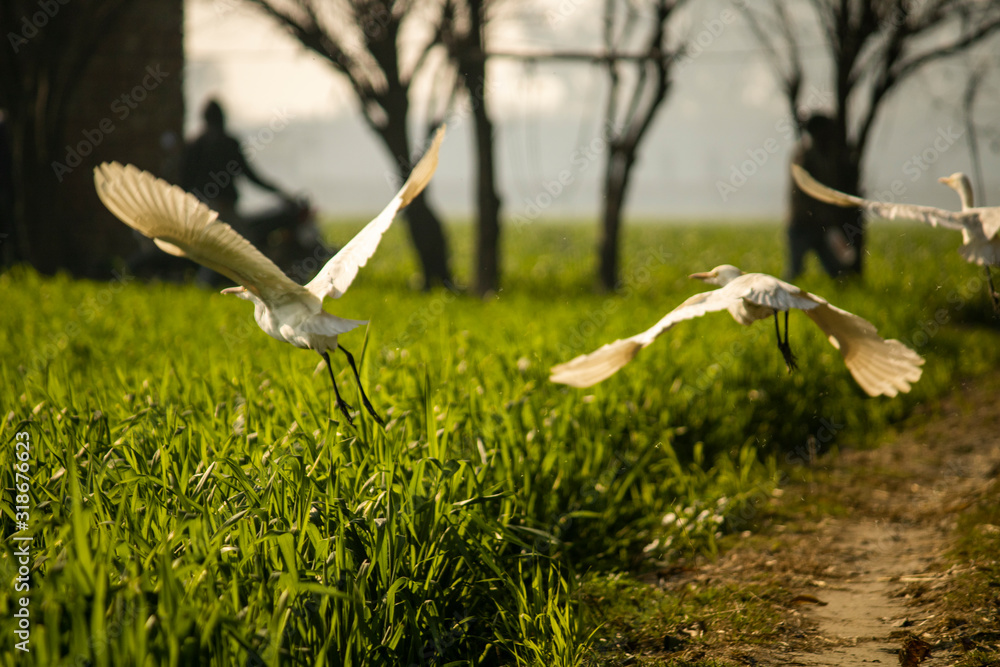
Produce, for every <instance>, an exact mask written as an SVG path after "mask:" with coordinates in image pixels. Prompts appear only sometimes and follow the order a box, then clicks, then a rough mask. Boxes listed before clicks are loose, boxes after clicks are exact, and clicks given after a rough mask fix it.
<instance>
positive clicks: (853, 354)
mask: <svg viewBox="0 0 1000 667" xmlns="http://www.w3.org/2000/svg"><path fill="white" fill-rule="evenodd" d="M805 313H806V315H808V316H809V317H810V318H811V319H812V320H813V321H814V322H816V324H817V325H819V327H820V328H821V329H822V330H823V331H824V332H825V333H826V334H827V336H829V338H830V343H831V344H832V345H833V346H834V347H835V348H837V349H838V350H840V354H841V356H842V357H843V358H844V365H846V366H847V369H848V370H849V371H850V372H851V375H853V376H854V379H855V380H856V381H857V383H858V384H859V385H860V386H861V388H862V389H864V390H865V393H867V394H868V395H869V396H882V395H884V396H895V395H896V394H898V393H900V392H903V393H906V392H908V391H910V385H911V383H913V382H916V381H917V380H919V379H920V376H921V374H922V373H923V369H921V368H920V367H921V366H922V365H923V363H924V359H923V357H921V356H920V355H919V354H917V353H916V352H914V351H913V350H911V349H910V348H908V347H907V346H906V345H904V344H903V343H901V342H899V341H898V340H885V339H883V338H882V337H881V336H879V335H878V332H877V330H876V329H875V325H873V324H872V323H871V322H869V321H868V320H866V319H864V318H862V317H858V316H857V315H855V314H853V313H848V312H847V311H845V310H841V309H840V308H837V307H836V306H831V305H829V304H826V305H824V306H820V307H817V308H813V309H811V310H807V311H805Z"/></svg>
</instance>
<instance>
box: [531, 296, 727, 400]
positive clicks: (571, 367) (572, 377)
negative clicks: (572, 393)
mask: <svg viewBox="0 0 1000 667" xmlns="http://www.w3.org/2000/svg"><path fill="white" fill-rule="evenodd" d="M726 287H728V285H727V286H726ZM726 287H723V288H722V289H718V290H714V291H711V292H701V293H700V294H695V295H694V296H692V297H690V298H689V299H687V300H686V301H685V302H684V303H682V304H681V305H679V306H677V307H676V308H674V309H673V310H671V311H670V312H669V313H667V314H666V315H664V316H663V318H662V319H661V320H660V321H659V322H657V323H656V324H654V325H653V326H651V327H650V328H648V329H646V330H645V331H643V332H642V333H638V334H636V335H634V336H631V337H629V338H622V339H619V340H616V341H614V342H613V343H608V344H607V345H604V346H602V347H599V348H598V349H596V350H594V351H593V352H591V353H589V354H581V355H580V356H578V357H576V358H574V359H571V360H570V361H567V362H566V363H563V364H559V365H557V366H553V367H552V370H551V373H552V374H551V375H550V376H549V381H551V382H556V383H559V384H568V385H569V386H571V387H589V386H591V385H595V384H597V383H598V382H601V381H602V380H606V379H608V378H609V377H611V376H612V375H614V374H615V373H616V372H618V370H619V369H620V368H621V367H622V366H624V365H625V364H627V363H628V362H630V361H632V359H634V358H635V355H636V354H638V353H639V350H641V349H642V348H644V347H646V346H647V345H649V344H650V343H652V342H653V341H654V340H656V339H657V338H658V337H659V336H661V335H662V334H664V333H665V332H666V331H668V330H669V329H671V328H672V327H673V326H674V325H675V324H677V323H678V322H683V321H684V320H690V319H693V318H695V317H700V316H702V315H704V314H705V313H709V312H713V311H717V310H725V309H727V308H729V306H731V305H732V304H733V303H734V301H735V300H738V299H739V298H741V297H740V296H738V295H737V296H734V293H735V292H734V291H733V290H728V291H727V290H726Z"/></svg>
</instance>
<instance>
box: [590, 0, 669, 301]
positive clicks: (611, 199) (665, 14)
mask: <svg viewBox="0 0 1000 667" xmlns="http://www.w3.org/2000/svg"><path fill="white" fill-rule="evenodd" d="M682 2H683V0H657V2H656V4H655V8H654V11H655V14H654V17H653V18H652V19H651V20H650V23H652V30H651V32H650V34H649V36H648V37H647V39H646V42H645V45H644V48H643V49H642V53H643V54H644V57H643V58H641V59H637V60H635V61H634V66H635V68H636V70H637V71H636V72H635V76H634V83H633V84H632V85H631V88H630V89H629V87H628V86H625V85H624V84H623V82H622V77H621V71H620V68H621V63H622V61H621V60H620V59H618V58H616V57H614V54H615V52H617V51H619V50H620V49H621V47H622V45H623V42H626V41H628V40H629V39H630V38H631V37H632V36H633V34H634V31H635V29H636V28H637V26H639V25H640V24H641V21H640V16H639V15H638V13H637V9H636V5H635V4H634V3H621V2H616V0H605V3H604V48H605V52H606V54H607V58H606V63H607V68H608V77H609V80H610V84H609V90H608V99H607V105H606V110H605V120H604V125H603V127H604V129H605V133H606V134H605V137H604V139H605V142H606V144H607V157H606V160H605V167H604V207H603V210H602V218H601V236H600V241H599V247H598V260H599V264H598V282H599V286H600V287H601V288H602V289H605V290H613V289H615V288H616V287H617V286H618V273H619V254H620V251H619V241H620V238H621V226H622V214H623V210H624V207H625V200H626V195H627V193H628V186H629V181H630V178H631V176H632V168H633V167H634V166H635V162H636V159H637V157H638V149H639V144H640V143H641V142H642V140H643V139H644V138H645V137H646V133H647V131H648V130H649V128H650V126H651V124H652V122H653V118H654V117H655V116H656V112H657V111H658V110H659V108H660V107H661V105H662V104H663V102H664V100H666V98H667V93H668V91H669V88H670V80H669V75H670V66H671V63H672V61H673V59H674V57H675V55H676V53H671V52H670V51H669V50H668V46H667V23H668V22H669V20H670V16H671V14H672V12H673V11H674V10H675V9H676V8H677V7H678V6H680V5H681V4H682ZM619 6H621V7H622V11H623V12H624V16H623V17H620V18H619V17H618V8H619ZM619 24H620V25H619ZM622 108H624V112H620V109H622Z"/></svg>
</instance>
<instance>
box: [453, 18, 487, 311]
mask: <svg viewBox="0 0 1000 667" xmlns="http://www.w3.org/2000/svg"><path fill="white" fill-rule="evenodd" d="M486 4H487V3H486V2H484V0H466V2H464V3H462V2H461V0H458V2H455V3H449V10H450V11H449V17H450V18H451V21H450V22H449V23H450V25H448V28H449V30H448V31H447V32H446V35H445V37H444V41H445V43H446V44H447V45H448V48H449V51H451V54H452V58H453V59H454V60H455V62H456V63H457V65H458V71H459V74H460V75H461V77H462V85H463V86H464V87H465V90H466V93H467V94H468V96H469V104H470V106H471V111H472V120H473V125H474V130H475V135H476V160H477V162H476V254H475V257H474V258H473V261H474V265H473V267H472V268H473V271H472V275H473V276H474V282H473V291H474V292H475V293H476V294H477V295H478V296H485V295H487V294H490V293H492V292H495V291H496V290H498V289H499V288H500V197H499V196H498V195H497V189H496V166H495V165H496V160H495V157H494V151H493V136H494V129H493V121H492V119H491V118H490V115H489V112H488V111H487V109H486V89H487V86H486V54H485V51H486V49H485V46H484V35H483V28H484V24H485V23H486V7H485V6H484V5H486Z"/></svg>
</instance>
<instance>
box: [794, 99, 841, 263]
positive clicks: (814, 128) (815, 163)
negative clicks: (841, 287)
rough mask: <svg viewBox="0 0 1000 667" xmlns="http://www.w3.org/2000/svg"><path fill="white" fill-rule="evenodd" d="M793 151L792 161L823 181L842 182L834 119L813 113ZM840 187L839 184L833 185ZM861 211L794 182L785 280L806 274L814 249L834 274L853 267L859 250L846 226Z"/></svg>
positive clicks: (820, 259)
mask: <svg viewBox="0 0 1000 667" xmlns="http://www.w3.org/2000/svg"><path fill="white" fill-rule="evenodd" d="M803 129H804V130H805V132H804V134H803V136H802V138H801V139H799V142H798V143H797V144H796V146H795V150H794V152H793V153H792V164H797V165H800V166H802V167H803V168H804V169H805V170H806V171H808V172H809V173H810V174H812V175H813V176H815V178H816V179H817V180H818V181H820V182H821V183H828V184H829V183H836V184H838V185H839V184H841V182H842V181H843V180H844V170H843V169H842V166H841V164H840V161H839V160H838V159H837V156H839V155H840V154H841V152H842V151H841V147H840V146H838V144H837V142H838V140H837V131H836V125H835V123H834V121H833V119H832V118H830V117H829V116H825V115H823V114H813V115H812V116H810V117H809V119H808V120H807V121H806V123H805V126H804V128H803ZM831 187H838V186H831ZM857 217H858V212H857V211H855V210H852V209H844V208H839V207H837V206H831V205H830V204H824V203H823V202H820V201H817V200H816V199H813V198H812V197H810V196H809V195H807V194H805V193H804V192H802V191H801V190H799V189H798V188H797V187H796V186H795V183H794V182H792V183H791V190H790V193H789V211H788V265H787V266H786V267H785V275H784V278H785V280H789V281H790V280H794V279H795V278H796V277H797V276H798V275H799V274H801V273H802V266H803V262H804V260H805V256H806V253H808V252H809V251H810V250H812V251H814V252H815V253H816V254H817V256H818V257H819V261H820V263H821V264H822V265H823V269H824V270H825V271H826V272H827V273H828V274H830V276H831V277H838V276H840V275H842V274H843V273H845V272H848V271H849V270H850V267H851V266H852V264H853V262H854V255H855V254H856V250H855V249H854V248H853V247H852V246H851V245H849V243H848V238H847V236H846V235H845V232H844V230H845V226H846V225H851V224H853V223H856V221H857Z"/></svg>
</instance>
